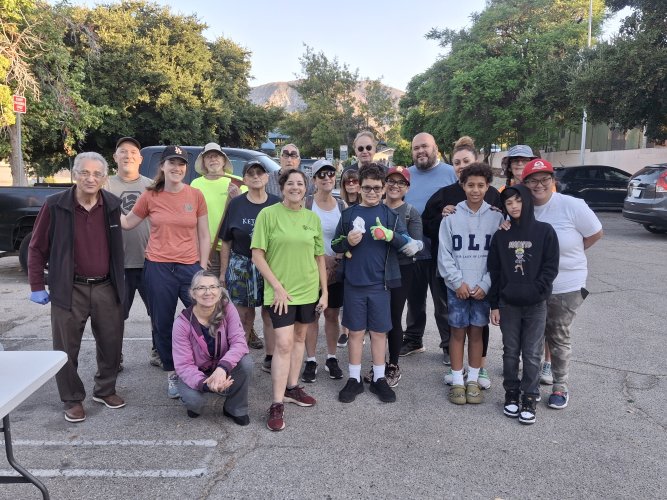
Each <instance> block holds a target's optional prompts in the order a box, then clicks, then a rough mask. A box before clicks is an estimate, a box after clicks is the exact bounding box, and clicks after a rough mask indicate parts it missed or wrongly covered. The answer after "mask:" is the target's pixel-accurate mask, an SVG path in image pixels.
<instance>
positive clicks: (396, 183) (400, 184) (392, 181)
mask: <svg viewBox="0 0 667 500" xmlns="http://www.w3.org/2000/svg"><path fill="white" fill-rule="evenodd" d="M387 184H388V185H389V186H398V187H402V188H404V187H408V183H407V182H405V181H402V180H401V179H387Z"/></svg>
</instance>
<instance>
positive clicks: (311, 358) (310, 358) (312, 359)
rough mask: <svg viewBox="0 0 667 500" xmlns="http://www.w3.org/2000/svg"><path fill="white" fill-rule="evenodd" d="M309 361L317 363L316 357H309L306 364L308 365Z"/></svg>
mask: <svg viewBox="0 0 667 500" xmlns="http://www.w3.org/2000/svg"><path fill="white" fill-rule="evenodd" d="M308 361H315V363H317V358H316V357H315V356H308V357H307V358H306V363H307V362H308Z"/></svg>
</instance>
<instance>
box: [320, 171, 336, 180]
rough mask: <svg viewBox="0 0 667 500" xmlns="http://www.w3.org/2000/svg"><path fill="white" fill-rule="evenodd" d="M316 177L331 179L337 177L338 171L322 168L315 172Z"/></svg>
mask: <svg viewBox="0 0 667 500" xmlns="http://www.w3.org/2000/svg"><path fill="white" fill-rule="evenodd" d="M315 177H317V178H318V179H324V178H325V177H328V178H329V179H331V178H332V177H336V172H334V171H333V170H320V171H319V172H317V173H316V174H315Z"/></svg>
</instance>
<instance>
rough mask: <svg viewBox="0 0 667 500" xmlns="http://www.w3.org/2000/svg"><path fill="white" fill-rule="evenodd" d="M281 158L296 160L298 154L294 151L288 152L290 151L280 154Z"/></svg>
mask: <svg viewBox="0 0 667 500" xmlns="http://www.w3.org/2000/svg"><path fill="white" fill-rule="evenodd" d="M282 157H283V158H298V157H299V153H297V152H296V151H292V152H290V151H283V152H282Z"/></svg>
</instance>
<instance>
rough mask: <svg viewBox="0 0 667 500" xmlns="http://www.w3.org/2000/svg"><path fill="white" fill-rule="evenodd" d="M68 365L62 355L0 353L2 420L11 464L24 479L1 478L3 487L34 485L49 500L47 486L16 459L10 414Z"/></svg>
mask: <svg viewBox="0 0 667 500" xmlns="http://www.w3.org/2000/svg"><path fill="white" fill-rule="evenodd" d="M66 361H67V355H66V354H65V353H64V352H62V351H0V416H2V432H3V434H4V438H5V451H6V453H7V461H8V462H9V465H11V466H12V467H13V468H14V470H16V471H17V472H18V473H19V474H20V476H0V484H8V483H32V484H34V485H35V486H37V488H39V490H40V491H41V492H42V496H43V497H44V498H45V499H48V498H49V492H48V491H47V489H46V486H44V484H43V483H42V482H41V481H39V480H38V479H37V478H36V477H35V476H33V475H32V474H30V473H29V472H28V471H27V470H26V469H24V468H23V467H22V466H21V465H20V464H18V463H17V462H16V460H15V459H14V453H13V450H12V436H11V433H10V431H9V413H10V412H11V411H12V410H13V409H14V408H16V407H17V406H18V405H20V404H21V403H22V402H23V401H25V400H26V399H27V398H28V396H30V395H31V394H32V393H33V392H35V391H36V390H37V389H39V388H40V387H41V386H42V385H43V384H44V383H45V382H46V381H47V380H49V379H50V378H51V377H53V376H54V375H55V374H56V373H58V370H60V368H61V367H62V366H63V365H64V364H65V362H66Z"/></svg>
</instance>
